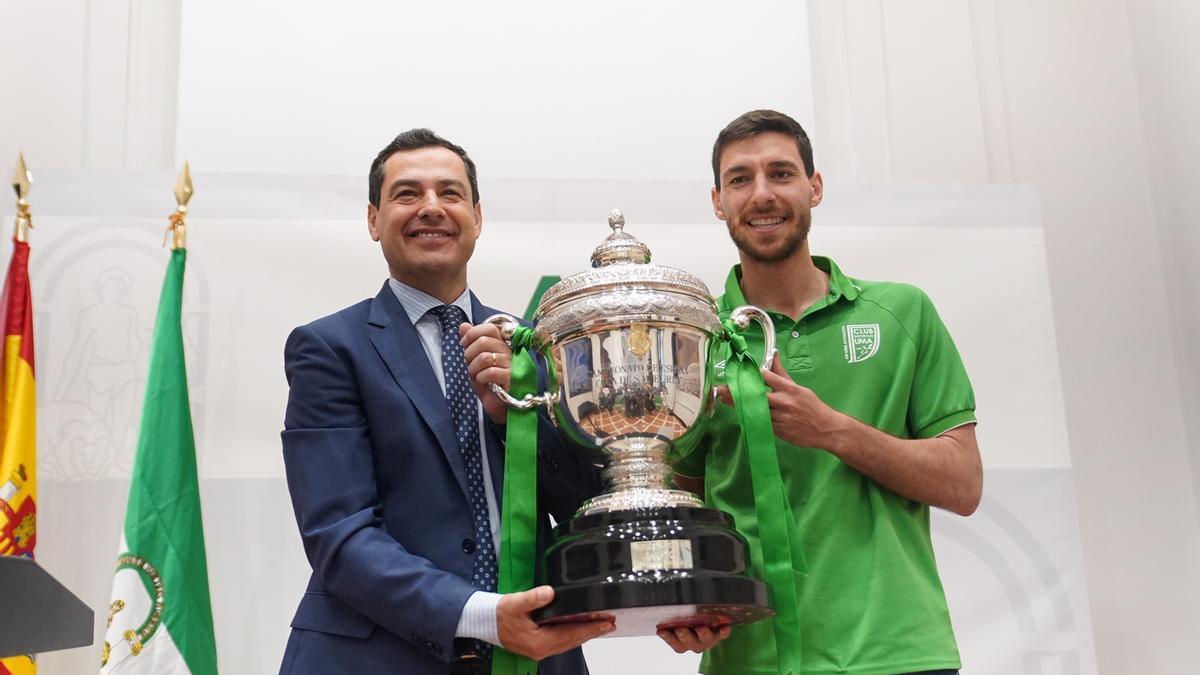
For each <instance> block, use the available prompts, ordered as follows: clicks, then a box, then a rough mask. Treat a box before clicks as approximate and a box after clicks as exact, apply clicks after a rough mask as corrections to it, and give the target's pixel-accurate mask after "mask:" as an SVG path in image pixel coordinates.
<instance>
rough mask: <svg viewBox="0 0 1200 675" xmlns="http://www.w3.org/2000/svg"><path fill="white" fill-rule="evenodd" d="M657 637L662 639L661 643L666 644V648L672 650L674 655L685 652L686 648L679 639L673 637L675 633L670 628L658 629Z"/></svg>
mask: <svg viewBox="0 0 1200 675" xmlns="http://www.w3.org/2000/svg"><path fill="white" fill-rule="evenodd" d="M658 637H660V638H662V641H663V642H665V643H667V646H668V647H670V648H671V649H674V650H675V653H676V654H682V653H684V652H686V651H687V647H684V646H683V643H681V642H680V641H679V638H677V637H675V631H673V630H671V629H670V628H659V629H658Z"/></svg>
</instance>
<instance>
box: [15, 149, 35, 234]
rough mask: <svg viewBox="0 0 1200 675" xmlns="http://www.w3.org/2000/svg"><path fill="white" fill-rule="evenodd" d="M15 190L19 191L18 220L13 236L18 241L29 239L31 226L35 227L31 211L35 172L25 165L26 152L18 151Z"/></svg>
mask: <svg viewBox="0 0 1200 675" xmlns="http://www.w3.org/2000/svg"><path fill="white" fill-rule="evenodd" d="M12 186H13V190H15V191H16V193H17V222H16V224H14V225H13V237H14V238H15V239H16V240H17V241H21V242H28V241H29V228H31V227H33V216H32V215H30V213H29V202H28V201H26V199H25V198H26V197H28V196H29V190H30V188H32V187H33V174H31V173H29V167H27V166H25V153H22V152H18V153H17V166H16V168H15V169H13V181H12Z"/></svg>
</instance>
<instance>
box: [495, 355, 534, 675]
mask: <svg viewBox="0 0 1200 675" xmlns="http://www.w3.org/2000/svg"><path fill="white" fill-rule="evenodd" d="M536 387H537V367H536V365H535V364H534V361H533V357H532V356H531V355H530V353H529V350H528V349H524V348H521V347H517V348H516V350H515V351H514V352H513V363H512V378H511V385H510V389H511V393H512V395H513V396H515V397H516V398H521V397H523V396H524V395H525V394H533V393H536V392H535V389H536ZM537 436H538V415H537V410H536V409H530V410H517V409H515V408H513V409H510V410H509V411H508V429H507V431H506V440H505V451H504V492H503V494H504V497H503V500H502V501H503V504H502V508H501V514H500V559H499V563H500V579H499V582H498V583H497V587H496V590H497V591H498V592H500V593H517V592H520V591H527V590H529V589H531V588H533V580H534V570H535V568H536V562H537V561H536V555H537V444H538V439H537ZM536 673H537V663H535V662H534V661H533V660H532V659H530V658H528V657H525V656H521V655H519V654H514V653H512V652H510V651H508V650H506V649H503V648H501V647H496V648H495V649H494V650H492V675H535V674H536Z"/></svg>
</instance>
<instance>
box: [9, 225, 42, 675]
mask: <svg viewBox="0 0 1200 675" xmlns="http://www.w3.org/2000/svg"><path fill="white" fill-rule="evenodd" d="M0 317H3V318H4V370H3V371H0V443H2V444H3V445H0V555H23V556H26V557H29V558H32V557H33V547H34V545H35V544H36V543H37V529H36V526H37V517H36V510H37V506H36V504H37V479H36V475H37V474H36V469H37V447H36V444H35V439H36V438H37V426H36V424H37V422H36V419H35V410H36V408H37V406H36V398H37V396H36V393H37V392H36V386H35V385H34V380H33V299H32V297H31V295H30V293H29V244H28V243H26V242H23V241H18V240H17V239H16V238H15V237H14V238H13V254H12V261H11V262H9V264H8V276H7V277H6V278H5V280H4V296H3V299H2V300H0ZM33 672H34V665H33V656H32V655H28V656H14V657H10V658H6V659H3V660H0V675H31V674H32V673H33Z"/></svg>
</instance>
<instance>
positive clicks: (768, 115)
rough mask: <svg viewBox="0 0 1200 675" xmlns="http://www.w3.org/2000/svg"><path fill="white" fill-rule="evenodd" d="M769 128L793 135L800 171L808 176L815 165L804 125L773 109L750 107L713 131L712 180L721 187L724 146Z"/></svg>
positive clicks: (810, 175)
mask: <svg viewBox="0 0 1200 675" xmlns="http://www.w3.org/2000/svg"><path fill="white" fill-rule="evenodd" d="M769 131H778V132H780V133H784V134H787V135H788V136H791V137H792V138H795V139H796V147H797V148H798V149H799V150H800V159H801V160H803V161H804V173H806V174H808V177H809V178H812V175H813V172H815V171H816V167H814V166H813V152H812V141H810V140H808V134H806V133H804V127H802V126H800V123H799V122H797V121H796V120H794V119H792V118H791V117H788V116H787V115H784V114H783V113H781V112H776V111H774V110H751V111H750V112H748V113H745V114H743V115H739V116H738V118H737V119H735V120H734V121H732V122H730V123H729V124H727V125H725V128H724V129H722V130H721V133H719V134H717V142H716V143H714V144H713V153H712V166H713V182H714V183H715V184H716V186H717V189H718V190H720V189H721V153H722V152H724V150H725V146H727V145H729V144H730V143H733V142H734V141H740V140H742V139H743V138H750V137H751V136H757V135H759V134H763V133H767V132H769Z"/></svg>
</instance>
